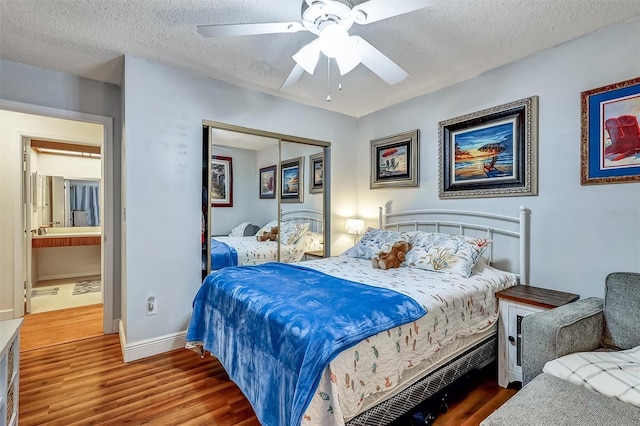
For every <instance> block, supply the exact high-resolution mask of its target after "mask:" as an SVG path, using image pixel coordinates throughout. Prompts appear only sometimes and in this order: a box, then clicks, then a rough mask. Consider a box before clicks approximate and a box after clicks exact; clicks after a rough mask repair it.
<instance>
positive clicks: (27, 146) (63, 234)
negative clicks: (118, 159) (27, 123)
mask: <svg viewBox="0 0 640 426" xmlns="http://www.w3.org/2000/svg"><path fill="white" fill-rule="evenodd" d="M59 124H60V125H61V126H63V127H64V130H65V131H66V133H67V134H72V133H77V134H81V135H82V136H83V137H85V138H86V140H87V143H89V144H80V143H75V142H70V141H66V140H65V141H54V140H51V139H44V138H42V137H40V138H38V139H35V138H29V137H23V144H24V148H23V152H24V153H26V155H25V156H24V158H25V159H26V162H25V163H26V164H25V169H26V170H25V177H26V178H25V179H23V184H24V185H25V188H24V191H23V192H24V193H25V194H27V197H26V198H25V203H23V208H24V209H26V211H25V212H23V216H24V217H25V219H26V222H27V223H26V229H27V230H30V232H28V234H27V236H28V237H30V239H31V242H30V243H29V238H27V244H26V250H27V253H26V256H25V257H26V259H27V267H26V282H27V289H26V291H25V302H26V303H25V312H26V313H34V314H35V313H42V312H50V311H57V310H61V309H68V308H77V307H80V306H87V305H102V304H103V299H102V295H103V291H102V276H101V264H102V239H101V235H102V224H101V221H100V216H101V212H102V210H103V208H104V206H103V197H102V196H101V194H100V192H101V191H100V190H101V188H102V187H103V185H102V179H101V176H102V155H101V149H102V145H103V139H104V138H103V126H102V125H100V124H93V123H79V122H73V121H69V120H65V121H60V122H59ZM29 250H31V252H30V253H29ZM29 259H31V261H30V262H29ZM29 284H31V286H30V285H29Z"/></svg>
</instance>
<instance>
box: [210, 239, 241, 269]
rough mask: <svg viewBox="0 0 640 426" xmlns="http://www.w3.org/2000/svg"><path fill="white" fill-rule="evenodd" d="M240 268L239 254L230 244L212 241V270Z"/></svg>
mask: <svg viewBox="0 0 640 426" xmlns="http://www.w3.org/2000/svg"><path fill="white" fill-rule="evenodd" d="M227 266H238V252H237V251H236V249H234V248H233V247H231V246H230V245H229V244H226V243H223V242H222V241H218V240H216V239H215V238H212V239H211V269H221V268H226V267H227Z"/></svg>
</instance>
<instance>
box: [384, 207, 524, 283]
mask: <svg viewBox="0 0 640 426" xmlns="http://www.w3.org/2000/svg"><path fill="white" fill-rule="evenodd" d="M379 210H380V211H379V215H378V227H379V228H380V229H392V230H396V231H404V232H408V231H423V230H425V231H431V232H443V233H448V234H452V233H453V232H457V233H458V234H459V235H470V233H471V232H474V233H475V235H474V236H476V237H477V236H480V235H482V234H483V236H484V238H489V239H491V240H494V242H493V244H491V245H490V246H489V249H488V250H487V252H488V253H486V254H485V256H486V257H488V259H489V263H490V264H496V263H499V261H498V260H497V259H496V258H495V257H494V253H495V252H496V251H497V250H496V247H495V245H496V243H497V242H496V240H495V239H496V237H497V236H504V237H507V238H508V239H512V240H513V239H515V240H517V241H518V256H517V257H516V256H514V255H513V254H512V253H508V259H506V260H505V259H503V260H502V262H506V263H507V264H509V265H510V264H512V263H514V264H517V265H518V268H517V272H516V271H514V270H512V269H513V268H511V267H509V269H510V270H509V272H513V273H516V274H517V275H518V276H519V281H520V283H521V284H528V283H529V214H530V211H529V210H528V209H527V208H526V207H525V206H520V209H519V210H520V214H519V215H518V216H504V215H498V214H493V213H483V212H474V211H465V210H436V209H433V210H429V209H427V210H407V211H404V212H397V213H384V212H383V208H382V207H380V209H379ZM461 218H468V219H465V221H463V220H461ZM466 220H468V221H466ZM447 231H448V232H447ZM507 251H508V250H507Z"/></svg>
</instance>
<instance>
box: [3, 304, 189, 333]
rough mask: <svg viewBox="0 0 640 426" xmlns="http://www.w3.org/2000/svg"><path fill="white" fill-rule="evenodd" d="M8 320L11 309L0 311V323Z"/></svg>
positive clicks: (10, 316)
mask: <svg viewBox="0 0 640 426" xmlns="http://www.w3.org/2000/svg"><path fill="white" fill-rule="evenodd" d="M10 319H13V309H0V321H4V320H10ZM185 334H186V333H185Z"/></svg>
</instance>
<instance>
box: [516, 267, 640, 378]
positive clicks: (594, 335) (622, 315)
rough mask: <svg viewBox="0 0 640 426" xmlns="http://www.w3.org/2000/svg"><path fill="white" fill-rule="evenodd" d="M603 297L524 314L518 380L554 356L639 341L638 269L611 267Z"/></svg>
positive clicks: (532, 374)
mask: <svg viewBox="0 0 640 426" xmlns="http://www.w3.org/2000/svg"><path fill="white" fill-rule="evenodd" d="M605 286H606V287H605V297H604V300H603V299H601V298H595V297H592V298H588V299H583V300H578V301H577V302H573V303H569V304H567V305H564V306H560V307H558V308H556V309H552V310H550V311H545V312H540V313H538V314H535V315H530V316H527V317H525V318H523V320H522V384H523V385H526V384H527V383H529V382H530V381H531V380H533V378H535V377H536V376H537V375H539V374H540V373H542V368H543V367H544V365H545V364H546V363H547V361H550V360H552V359H555V358H559V357H561V356H564V355H568V354H570V353H574V352H590V351H594V350H621V349H630V348H633V347H636V346H638V345H640V274H639V273H632V272H614V273H612V274H609V276H607V278H606V282H605Z"/></svg>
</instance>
